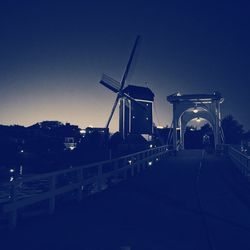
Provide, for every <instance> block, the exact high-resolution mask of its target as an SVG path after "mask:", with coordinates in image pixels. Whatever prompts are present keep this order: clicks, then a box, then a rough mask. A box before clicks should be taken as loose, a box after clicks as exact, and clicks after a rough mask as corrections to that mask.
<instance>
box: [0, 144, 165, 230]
mask: <svg viewBox="0 0 250 250" xmlns="http://www.w3.org/2000/svg"><path fill="white" fill-rule="evenodd" d="M167 153H168V147H167V146H161V147H157V148H152V149H148V150H144V151H141V152H138V153H134V154H130V155H126V156H123V157H120V158H116V159H112V160H108V161H102V162H97V163H93V164H89V165H84V166H78V167H72V168H69V169H65V170H60V171H56V172H51V173H45V174H39V175H35V176H30V177H23V178H22V179H17V180H13V181H12V182H8V183H5V184H3V185H2V186H4V189H5V190H7V200H6V202H4V203H2V204H0V206H1V208H2V212H3V214H4V215H6V216H7V217H8V224H9V226H10V227H15V226H16V222H17V217H18V213H19V211H20V210H23V209H24V208H26V207H29V206H34V205H35V204H40V203H41V202H42V201H46V200H47V201H48V203H46V204H47V205H46V206H47V208H46V210H47V211H48V213H49V214H52V213H54V211H55V207H56V202H57V199H56V198H57V196H62V195H66V194H68V193H72V192H73V193H74V198H76V199H77V200H78V201H81V200H82V197H83V195H84V194H87V195H90V194H92V193H95V192H99V191H102V190H104V189H106V188H107V186H108V185H113V184H116V183H117V182H119V181H122V180H124V179H127V177H128V176H134V175H135V174H136V173H139V172H140V171H141V170H143V169H145V168H147V167H151V166H152V165H153V164H154V163H155V162H157V161H159V160H160V159H161V158H162V157H164V156H166V155H167ZM107 183H108V184H107ZM34 186H36V187H37V186H39V191H38V190H37V188H35V192H34V193H29V191H30V190H31V189H32V187H34ZM24 193H25V194H24Z"/></svg>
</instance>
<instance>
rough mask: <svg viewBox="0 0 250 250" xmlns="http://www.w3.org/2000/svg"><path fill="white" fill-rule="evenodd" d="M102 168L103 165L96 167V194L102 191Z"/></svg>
mask: <svg viewBox="0 0 250 250" xmlns="http://www.w3.org/2000/svg"><path fill="white" fill-rule="evenodd" d="M102 168H103V165H102V164H100V165H98V176H97V179H98V180H97V189H98V192H100V191H102V184H103V176H102V170H103V169H102Z"/></svg>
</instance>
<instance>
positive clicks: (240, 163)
mask: <svg viewBox="0 0 250 250" xmlns="http://www.w3.org/2000/svg"><path fill="white" fill-rule="evenodd" d="M217 153H219V154H224V155H228V156H229V157H230V159H231V160H232V161H233V163H234V165H235V166H236V167H237V168H238V169H239V170H240V172H241V173H242V174H243V175H244V176H245V177H247V178H248V180H249V181H250V156H248V155H247V154H245V153H243V152H241V150H240V149H239V148H238V147H237V146H235V145H229V144H221V145H218V147H217Z"/></svg>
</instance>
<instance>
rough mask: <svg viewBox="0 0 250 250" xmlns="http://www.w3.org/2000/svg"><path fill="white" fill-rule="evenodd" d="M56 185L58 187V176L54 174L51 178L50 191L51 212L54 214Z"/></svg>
mask: <svg viewBox="0 0 250 250" xmlns="http://www.w3.org/2000/svg"><path fill="white" fill-rule="evenodd" d="M55 187H56V176H55V175H53V176H51V178H50V193H51V198H50V199H49V214H53V213H54V211H55V200H56V197H55Z"/></svg>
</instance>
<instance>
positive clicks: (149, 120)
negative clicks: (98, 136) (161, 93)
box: [119, 85, 154, 137]
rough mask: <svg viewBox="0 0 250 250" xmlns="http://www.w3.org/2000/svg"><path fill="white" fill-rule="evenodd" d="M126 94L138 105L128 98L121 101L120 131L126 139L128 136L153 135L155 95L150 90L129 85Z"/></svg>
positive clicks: (125, 90)
mask: <svg viewBox="0 0 250 250" xmlns="http://www.w3.org/2000/svg"><path fill="white" fill-rule="evenodd" d="M124 92H125V93H126V94H128V95H129V96H131V97H133V98H134V100H135V101H136V102H137V103H135V102H131V100H129V99H127V98H121V99H120V109H119V111H120V112H119V131H120V132H121V133H122V134H123V135H124V137H126V136H127V135H128V134H145V135H152V133H153V115H152V106H153V101H154V93H153V92H152V91H151V90H150V89H149V88H145V87H140V86H135V85H128V86H127V87H126V88H125V89H124ZM138 103H139V104H140V105H141V106H139V105H138ZM142 107H143V108H142Z"/></svg>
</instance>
